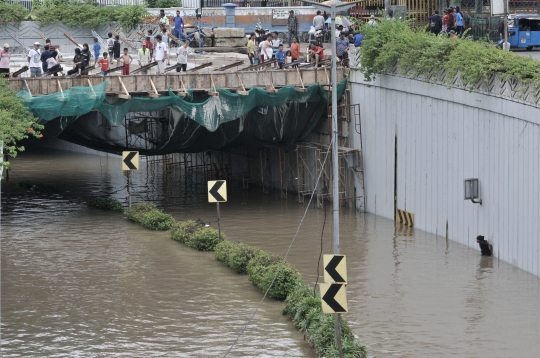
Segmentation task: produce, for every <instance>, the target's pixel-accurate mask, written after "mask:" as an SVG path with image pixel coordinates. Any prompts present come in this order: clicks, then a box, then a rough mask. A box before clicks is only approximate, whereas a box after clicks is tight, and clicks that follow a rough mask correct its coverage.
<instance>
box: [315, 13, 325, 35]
mask: <svg viewBox="0 0 540 358" xmlns="http://www.w3.org/2000/svg"><path fill="white" fill-rule="evenodd" d="M313 27H314V28H315V33H317V31H319V30H320V31H321V32H322V30H323V27H324V17H323V16H322V15H321V11H320V10H317V15H315V17H314V18H313Z"/></svg>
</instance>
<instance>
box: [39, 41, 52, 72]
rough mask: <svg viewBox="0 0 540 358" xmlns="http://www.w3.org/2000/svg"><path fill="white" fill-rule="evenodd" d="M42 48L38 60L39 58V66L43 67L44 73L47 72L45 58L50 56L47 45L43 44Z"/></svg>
mask: <svg viewBox="0 0 540 358" xmlns="http://www.w3.org/2000/svg"><path fill="white" fill-rule="evenodd" d="M43 49H44V50H45V51H43V52H42V53H41V57H40V60H41V68H42V69H43V73H45V72H47V60H48V59H49V57H51V51H49V45H45V47H43Z"/></svg>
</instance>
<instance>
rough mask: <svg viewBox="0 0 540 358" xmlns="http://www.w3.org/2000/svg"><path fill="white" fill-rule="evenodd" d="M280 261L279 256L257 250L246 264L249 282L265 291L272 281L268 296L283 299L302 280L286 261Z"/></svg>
mask: <svg viewBox="0 0 540 358" xmlns="http://www.w3.org/2000/svg"><path fill="white" fill-rule="evenodd" d="M281 261H282V259H281V258H280V257H279V256H277V255H270V254H269V253H267V252H266V251H263V250H259V251H257V252H256V255H255V257H253V258H252V259H251V260H250V261H249V263H248V264H247V273H248V275H249V279H250V280H251V282H253V284H254V285H255V286H257V287H259V288H260V289H261V290H262V291H263V292H266V291H267V290H268V288H269V287H270V285H271V284H272V281H274V283H273V285H272V287H271V288H270V290H269V291H268V296H270V297H273V298H275V299H280V300H283V299H285V298H287V295H288V294H289V293H291V292H292V291H293V290H294V289H295V287H296V286H297V285H298V284H299V283H301V282H302V277H301V276H300V273H299V272H298V271H297V270H296V269H295V268H293V267H292V266H291V265H290V264H289V263H288V262H283V264H282V262H281ZM276 274H277V276H276ZM274 276H276V278H275V280H274Z"/></svg>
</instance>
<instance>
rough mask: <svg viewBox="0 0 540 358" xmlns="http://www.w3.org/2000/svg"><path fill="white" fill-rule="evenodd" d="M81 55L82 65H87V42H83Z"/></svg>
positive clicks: (88, 55)
mask: <svg viewBox="0 0 540 358" xmlns="http://www.w3.org/2000/svg"><path fill="white" fill-rule="evenodd" d="M81 56H82V58H83V63H84V67H85V68H86V67H88V66H89V65H90V48H89V47H88V44H83V49H82V51H81Z"/></svg>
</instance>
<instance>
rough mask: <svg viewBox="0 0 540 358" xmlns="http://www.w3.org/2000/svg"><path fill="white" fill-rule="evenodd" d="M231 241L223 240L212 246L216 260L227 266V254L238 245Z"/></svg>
mask: <svg viewBox="0 0 540 358" xmlns="http://www.w3.org/2000/svg"><path fill="white" fill-rule="evenodd" d="M238 245H239V244H236V243H234V242H232V241H227V240H223V241H221V242H220V243H219V244H217V245H216V247H214V254H215V256H216V260H218V261H221V262H223V263H224V264H225V265H227V266H229V256H230V254H231V252H232V251H233V249H234V248H235V247H236V246H238Z"/></svg>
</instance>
